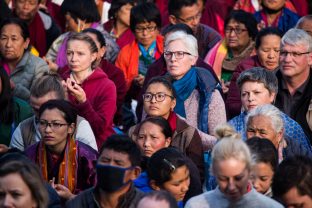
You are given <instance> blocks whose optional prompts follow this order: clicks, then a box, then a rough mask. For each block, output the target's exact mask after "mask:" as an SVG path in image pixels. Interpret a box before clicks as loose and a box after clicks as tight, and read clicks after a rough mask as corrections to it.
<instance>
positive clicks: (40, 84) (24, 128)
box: [10, 73, 98, 151]
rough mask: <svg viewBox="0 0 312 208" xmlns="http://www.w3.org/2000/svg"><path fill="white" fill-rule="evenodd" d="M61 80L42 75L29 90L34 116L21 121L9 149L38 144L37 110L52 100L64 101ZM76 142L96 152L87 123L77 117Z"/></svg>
mask: <svg viewBox="0 0 312 208" xmlns="http://www.w3.org/2000/svg"><path fill="white" fill-rule="evenodd" d="M61 81H62V79H61V78H60V77H59V76H58V75H57V74H52V73H51V74H48V73H45V74H43V75H42V76H41V77H40V78H39V79H37V80H36V82H35V83H34V84H33V85H32V87H31V89H30V106H31V107H32V109H33V112H34V116H32V117H30V118H28V119H26V120H24V121H22V122H21V123H20V124H19V125H18V126H17V128H16V129H15V131H14V132H13V135H12V139H11V143H10V147H11V148H12V147H13V148H17V149H19V150H21V151H24V150H25V149H26V148H27V147H28V146H30V145H32V144H34V143H36V142H39V141H40V140H41V135H40V132H39V124H38V120H39V108H40V107H41V105H42V104H44V103H45V102H47V101H49V100H53V99H65V92H64V88H63V86H62V82H61ZM74 138H75V139H76V140H78V141H80V142H83V143H85V144H87V145H89V146H90V147H92V148H93V149H95V150H98V148H97V144H96V140H95V136H94V134H93V131H92V129H91V126H90V124H89V122H88V121H86V120H85V119H84V118H82V117H80V116H77V126H76V128H75V137H74Z"/></svg>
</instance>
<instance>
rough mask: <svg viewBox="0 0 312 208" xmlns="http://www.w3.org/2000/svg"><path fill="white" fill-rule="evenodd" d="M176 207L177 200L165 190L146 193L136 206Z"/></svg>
mask: <svg viewBox="0 0 312 208" xmlns="http://www.w3.org/2000/svg"><path fill="white" fill-rule="evenodd" d="M156 207H161V208H178V205H177V202H176V200H175V198H173V196H172V195H171V194H170V193H169V192H167V191H152V192H150V193H148V194H146V195H145V196H144V197H143V198H142V199H141V200H140V201H139V203H138V206H137V207H136V208H156Z"/></svg>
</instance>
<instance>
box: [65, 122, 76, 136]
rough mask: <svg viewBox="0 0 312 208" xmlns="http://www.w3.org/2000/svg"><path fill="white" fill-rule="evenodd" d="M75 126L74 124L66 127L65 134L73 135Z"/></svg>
mask: <svg viewBox="0 0 312 208" xmlns="http://www.w3.org/2000/svg"><path fill="white" fill-rule="evenodd" d="M75 126H76V124H74V123H72V124H70V125H68V130H67V132H68V133H69V134H73V133H74V132H75Z"/></svg>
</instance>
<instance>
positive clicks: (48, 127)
mask: <svg viewBox="0 0 312 208" xmlns="http://www.w3.org/2000/svg"><path fill="white" fill-rule="evenodd" d="M44 131H45V132H51V131H52V128H51V125H50V124H48V125H47V126H46V128H45V130H44Z"/></svg>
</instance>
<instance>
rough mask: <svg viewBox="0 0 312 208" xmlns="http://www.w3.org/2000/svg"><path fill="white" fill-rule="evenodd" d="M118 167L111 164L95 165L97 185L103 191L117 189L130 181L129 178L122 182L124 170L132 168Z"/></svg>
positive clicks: (110, 191) (109, 191)
mask: <svg viewBox="0 0 312 208" xmlns="http://www.w3.org/2000/svg"><path fill="white" fill-rule="evenodd" d="M132 168H133V167H129V168H120V167H116V166H111V165H100V164H97V165H96V174H97V186H98V187H99V188H100V189H102V190H103V191H104V192H108V193H112V192H115V191H118V190H119V189H120V188H122V187H123V186H125V185H127V184H128V183H130V182H131V180H129V181H127V182H125V183H124V177H125V172H126V171H127V170H130V169H132Z"/></svg>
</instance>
